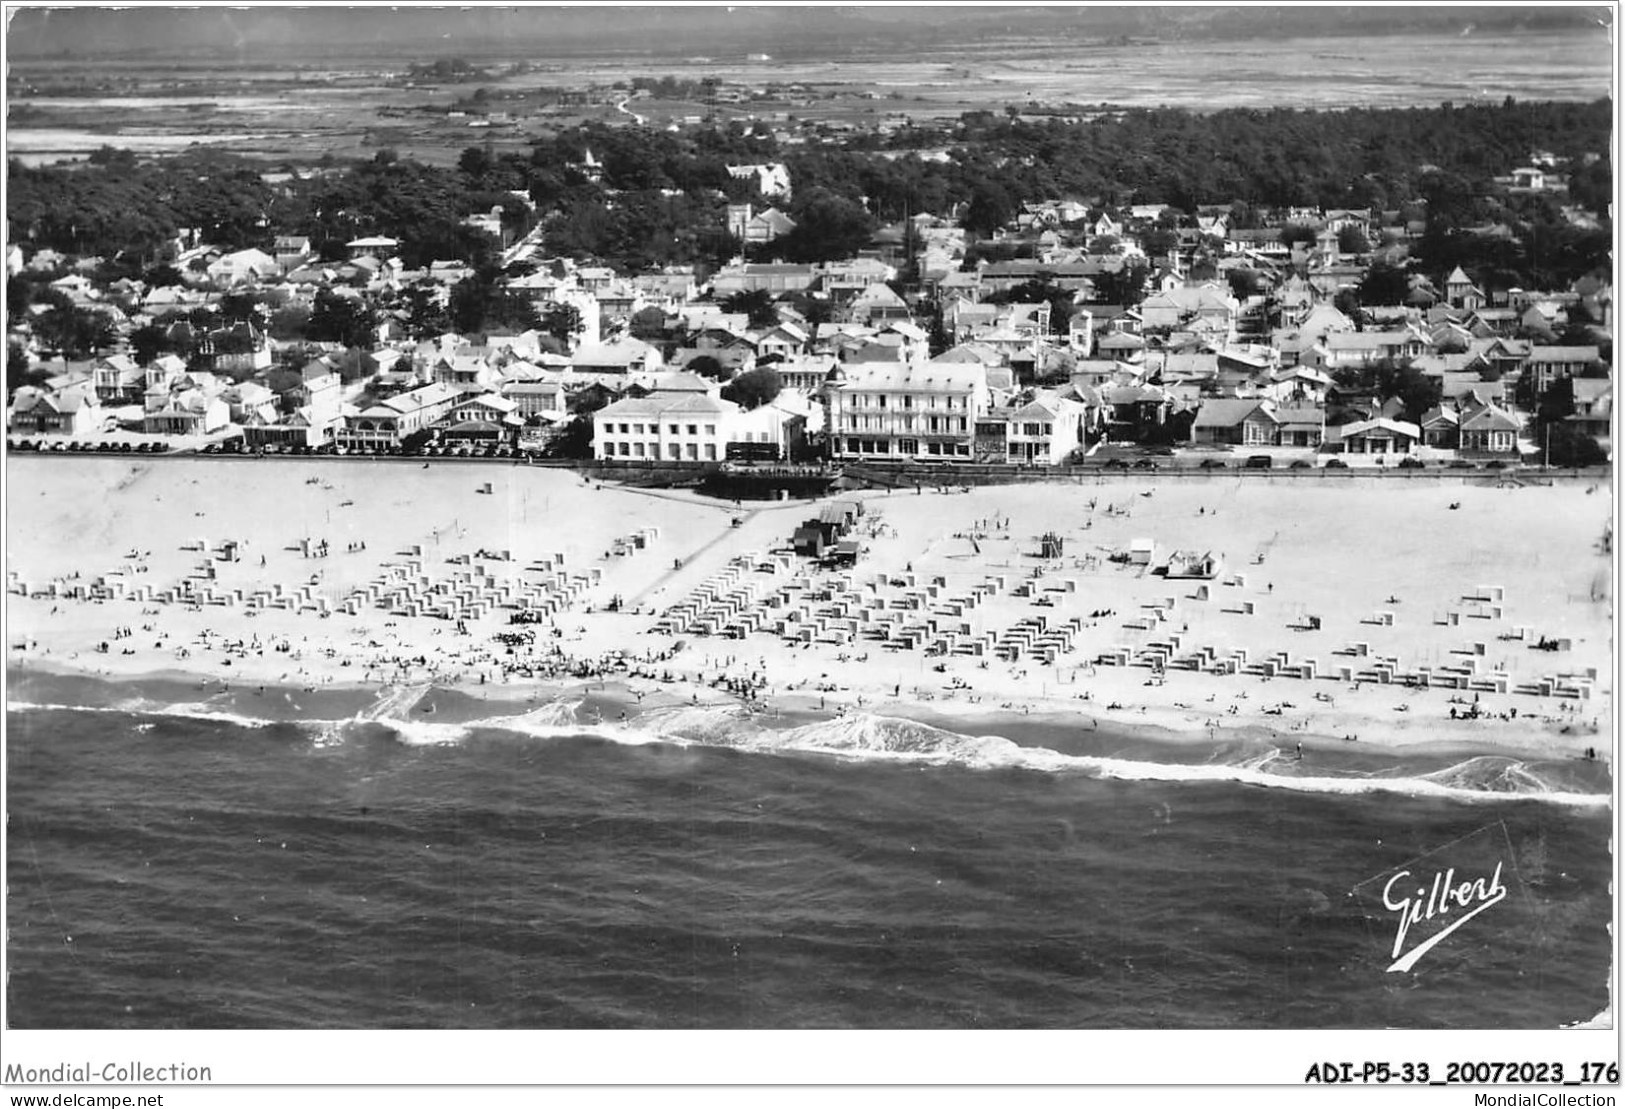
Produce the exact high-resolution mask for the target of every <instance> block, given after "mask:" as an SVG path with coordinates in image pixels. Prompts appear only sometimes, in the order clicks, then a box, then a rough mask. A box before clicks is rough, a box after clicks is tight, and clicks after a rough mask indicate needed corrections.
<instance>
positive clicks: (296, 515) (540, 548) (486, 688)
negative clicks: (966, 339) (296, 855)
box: [6, 457, 1614, 758]
mask: <svg viewBox="0 0 1625 1109" xmlns="http://www.w3.org/2000/svg"><path fill="white" fill-rule="evenodd" d="M487 489H489V491H486V490H487ZM9 492H10V497H9V505H8V511H7V520H6V535H7V558H6V570H7V596H6V602H7V618H6V634H7V648H8V665H9V666H11V667H18V666H21V667H38V668H46V669H67V670H74V671H78V672H82V673H87V674H96V675H100V676H104V677H114V678H118V677H134V676H151V675H154V674H160V673H175V672H178V673H181V674H184V675H186V676H187V677H188V678H189V679H190V680H194V681H196V682H198V683H199V685H200V686H203V685H210V684H212V687H213V688H221V687H227V686H229V687H232V688H238V689H241V688H244V687H247V686H251V685H252V686H262V685H263V686H279V687H298V688H303V689H316V688H320V687H335V688H336V687H360V688H370V689H374V690H378V691H385V690H388V689H390V688H396V687H399V688H405V689H411V688H414V687H421V686H423V685H425V684H433V685H435V686H436V687H441V688H447V687H455V688H458V689H460V690H462V691H463V692H465V693H467V694H468V695H470V696H474V697H479V698H486V699H503V700H515V701H523V700H535V699H537V698H538V697H539V696H551V695H553V694H555V693H557V692H558V691H559V690H561V689H564V688H567V687H568V686H569V685H571V684H578V683H583V682H600V681H605V680H613V681H615V682H616V683H618V684H619V685H621V686H622V687H624V689H625V690H626V694H627V696H628V697H629V698H630V699H631V701H632V702H634V703H636V704H640V705H653V704H657V703H658V704H668V705H669V704H683V703H688V704H693V703H708V704H715V703H720V702H730V703H734V702H743V703H745V704H747V705H749V706H750V707H751V708H752V709H754V710H757V711H760V712H763V713H766V714H773V713H791V714H798V713H809V712H811V713H839V712H852V711H864V712H885V713H889V714H893V715H905V716H906V715H910V714H911V713H913V714H929V716H930V717H931V718H933V719H943V718H956V717H957V718H967V719H969V718H974V717H980V716H984V715H992V714H998V713H1021V714H1032V715H1034V716H1042V717H1045V718H1050V719H1054V720H1055V721H1057V722H1058V723H1060V724H1063V725H1064V724H1065V723H1066V722H1068V721H1070V722H1071V723H1072V724H1073V725H1075V726H1076V727H1078V728H1080V729H1087V728H1094V727H1098V726H1099V725H1100V724H1101V723H1103V722H1109V723H1110V724H1112V725H1114V726H1116V725H1121V726H1130V727H1143V728H1148V729H1156V730H1158V731H1159V732H1160V733H1164V734H1166V735H1167V736H1169V737H1170V738H1178V737H1179V736H1199V737H1201V738H1203V739H1204V740H1208V739H1211V738H1213V737H1215V736H1222V735H1226V734H1230V733H1232V732H1237V733H1240V732H1247V733H1255V732H1260V731H1267V732H1268V733H1272V734H1274V735H1276V736H1278V737H1280V740H1281V742H1282V743H1283V744H1284V745H1285V746H1291V745H1294V744H1302V745H1303V747H1304V748H1309V749H1313V748H1314V747H1316V746H1319V745H1324V744H1344V743H1348V742H1351V741H1357V742H1359V743H1368V744H1372V745H1395V744H1405V745H1423V744H1430V745H1432V744H1436V745H1440V746H1441V747H1445V746H1448V747H1456V748H1461V749H1466V750H1483V751H1503V750H1504V751H1527V752H1532V753H1536V754H1540V755H1544V756H1553V755H1560V756H1561V755H1568V756H1576V755H1581V754H1583V753H1585V752H1586V750H1587V749H1588V748H1593V747H1594V748H1596V749H1597V753H1598V755H1599V757H1604V758H1607V757H1610V745H1609V742H1608V738H1607V737H1608V736H1609V735H1611V728H1612V719H1613V697H1614V689H1613V681H1614V679H1613V663H1612V654H1613V644H1612V639H1611V635H1612V597H1613V581H1612V557H1611V555H1608V554H1605V553H1604V552H1603V548H1602V547H1601V545H1600V542H1599V541H1600V540H1601V539H1602V536H1603V534H1604V531H1605V529H1607V528H1608V527H1609V526H1610V525H1611V511H1612V499H1611V491H1610V490H1609V489H1608V488H1607V487H1606V486H1594V485H1588V484H1585V483H1576V482H1572V481H1566V480H1558V481H1556V482H1555V483H1553V484H1551V485H1542V484H1534V483H1529V484H1517V483H1513V482H1509V481H1505V480H1497V479H1496V478H1495V477H1493V476H1492V477H1489V478H1485V477H1483V476H1477V477H1475V478H1473V479H1471V480H1467V481H1463V480H1461V479H1459V478H1452V477H1446V476H1443V475H1441V476H1439V477H1437V478H1431V477H1430V478H1424V479H1420V480H1392V479H1389V480H1384V479H1377V478H1374V479H1371V480H1345V481H1340V482H1337V483H1335V484H1334V483H1330V482H1321V481H1315V480H1307V481H1306V480H1293V479H1290V478H1287V477H1285V476H1283V477H1280V478H1270V477H1263V476H1259V475H1246V476H1244V477H1240V476H1236V475H1230V476H1219V477H1206V476H1204V477H1181V478H1165V479H1162V480H1158V478H1157V477H1156V476H1154V475H1147V476H1145V477H1140V476H1138V475H1135V476H1110V477H1101V478H1098V479H1093V480H1088V481H1084V482H1081V483H1072V482H1068V483H1053V484H1041V485H1022V486H998V487H982V488H976V489H971V490H968V491H966V490H961V489H958V488H954V489H948V490H933V489H930V488H925V489H922V490H920V491H919V492H918V493H916V492H914V491H912V490H910V491H895V492H864V493H858V494H855V495H854V496H853V499H855V500H857V501H859V502H860V503H861V504H862V506H863V509H864V512H863V515H862V516H861V517H860V519H859V521H858V526H857V534H858V535H859V536H860V537H861V539H862V545H863V554H862V556H861V558H860V559H859V561H858V563H857V564H856V566H854V567H850V568H847V569H842V570H824V569H820V568H818V567H816V566H815V565H813V564H812V563H810V562H808V561H807V560H804V559H798V558H796V557H795V556H794V555H793V554H791V553H790V552H789V550H788V546H789V540H790V536H791V534H792V532H793V531H794V529H795V528H796V527H797V526H798V525H799V524H801V522H802V521H803V520H804V519H806V518H807V517H809V516H813V515H816V514H817V511H818V507H817V505H813V506H809V504H808V503H806V502H791V503H785V502H763V503H750V502H747V503H745V504H743V505H739V506H736V505H734V504H729V503H719V502H717V501H714V500H707V499H704V498H701V497H698V496H697V495H693V494H689V493H686V492H644V491H636V490H629V489H624V488H620V487H615V486H609V485H600V484H598V483H595V482H591V481H587V480H584V479H583V478H582V477H581V476H580V475H578V474H575V473H572V472H569V471H561V470H553V469H543V468H531V467H521V466H462V465H454V464H441V465H436V466H428V467H424V466H421V465H419V464H416V463H389V462H372V463H367V462H350V461H344V462H332V461H326V462H324V461H308V462H296V461H253V460H205V459H164V460H143V461H134V460H130V459H122V458H91V457H85V458H73V459H42V458H29V457H15V458H13V459H12V460H11V463H10V476H9ZM820 503H827V502H820ZM1046 533H1048V534H1050V535H1052V536H1053V537H1054V538H1055V539H1058V540H1059V544H1058V547H1059V550H1058V551H1056V550H1055V549H1053V547H1052V550H1051V551H1050V552H1049V553H1050V555H1051V557H1042V555H1043V550H1042V547H1043V543H1042V537H1043V536H1044V535H1045V534H1046ZM1143 540H1148V541H1150V543H1151V544H1153V545H1154V546H1153V547H1152V548H1151V549H1150V552H1149V560H1148V561H1146V562H1138V561H1134V560H1133V556H1132V555H1131V553H1130V552H1131V551H1132V550H1133V549H1134V548H1135V547H1136V545H1137V541H1143ZM1176 551H1179V552H1189V553H1191V554H1193V555H1198V556H1200V555H1211V556H1213V557H1214V559H1215V560H1216V561H1215V563H1214V564H1213V566H1212V567H1211V571H1212V573H1211V576H1209V577H1189V578H1173V577H1168V576H1164V575H1163V574H1162V573H1159V572H1158V571H1159V570H1160V569H1161V568H1162V567H1163V566H1164V565H1166V564H1167V562H1168V558H1169V556H1170V554H1172V553H1173V552H1176ZM516 617H518V618H519V619H520V620H522V621H524V622H518V623H516V622H514V620H515V618H516ZM730 627H732V628H733V629H734V631H735V632H736V633H737V634H738V635H739V637H738V638H735V637H732V636H730V635H729V634H728V629H729V628H730ZM706 631H708V632H709V633H710V634H702V632H706ZM499 637H500V638H499ZM1541 644H1544V645H1545V648H1550V649H1544V648H1542V647H1541V646H1540V645H1541ZM1423 681H1425V682H1426V685H1425V686H1424V685H1423V684H1422V683H1423Z"/></svg>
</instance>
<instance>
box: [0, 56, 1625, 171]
mask: <svg viewBox="0 0 1625 1109" xmlns="http://www.w3.org/2000/svg"><path fill="white" fill-rule="evenodd" d="M428 49H432V47H430V48H428ZM430 57H432V55H426V56H424V57H419V58H403V57H364V56H357V57H354V58H331V59H324V60H323V61H322V63H321V65H320V66H310V65H302V64H298V63H289V64H286V65H280V64H277V63H276V62H275V61H273V60H258V59H256V60H253V61H249V62H246V63H244V64H242V65H240V66H230V65H223V64H220V63H208V64H199V63H197V62H195V61H189V60H188V59H185V58H174V59H170V58H161V57H156V56H147V57H143V58H139V59H135V58H123V59H120V58H114V59H96V60H95V61H94V62H88V61H84V62H80V61H75V60H74V59H72V58H66V59H64V58H54V59H50V60H49V61H41V60H37V59H24V60H20V61H16V62H13V63H12V65H11V69H10V72H9V74H8V79H7V81H8V90H9V92H10V97H11V106H10V115H9V118H8V124H9V127H8V135H7V153H8V155H15V156H19V157H22V158H23V159H25V160H27V161H31V162H43V161H53V160H56V159H57V158H68V157H83V156H84V155H85V154H86V153H88V152H89V151H90V150H93V149H95V148H96V147H97V146H100V145H101V144H102V143H104V142H105V143H111V144H113V145H116V146H127V147H130V148H132V149H135V150H138V151H146V152H157V151H164V150H173V149H177V148H180V147H185V146H186V145H188V144H190V143H193V142H197V143H204V144H208V145H214V146H221V147H224V148H227V149H231V150H235V151H238V152H241V153H243V154H248V155H252V156H256V157H263V158H266V159H268V160H271V161H275V162H281V161H285V160H286V161H293V162H301V161H306V160H310V159H313V158H316V157H320V156H321V155H323V154H330V155H332V156H334V157H341V158H342V157H354V156H366V155H368V154H370V153H371V152H373V151H375V150H376V149H378V148H379V147H381V146H392V147H394V148H396V149H397V150H398V151H399V152H400V153H401V154H402V155H405V156H411V157H415V158H418V159H420V160H423V161H428V162H436V163H446V162H450V161H453V160H455V158H456V156H457V154H458V153H459V152H460V151H461V150H462V149H464V148H466V147H467V146H470V145H475V144H483V143H485V142H486V141H487V137H488V136H489V139H490V142H491V144H492V146H493V147H494V148H496V149H497V150H499V151H500V150H507V149H526V148H528V136H529V135H530V134H531V133H533V132H534V131H540V130H550V129H555V128H558V127H561V126H568V125H570V124H572V123H577V122H581V121H582V120H588V119H597V120H602V121H605V122H619V123H631V122H633V119H634V114H635V115H636V116H639V117H642V118H643V119H644V120H645V121H646V122H648V123H651V124H653V125H656V126H665V125H666V124H668V123H670V122H671V121H673V120H678V121H681V120H682V119H683V118H685V117H691V116H695V115H704V114H706V113H707V112H709V111H714V112H715V113H716V115H717V116H718V117H719V118H721V119H723V120H728V119H735V118H739V119H750V118H760V119H769V120H772V121H779V120H782V119H784V118H785V117H794V118H796V119H811V120H842V121H846V122H857V123H863V122H873V121H876V120H878V119H880V118H881V117H882V116H884V115H886V114H887V113H902V114H906V115H907V116H909V117H911V118H915V119H927V118H938V117H955V116H958V115H959V114H960V113H962V112H965V111H970V110H974V109H990V110H1001V109H1002V108H1004V107H1005V106H1006V105H1017V106H1029V105H1037V106H1046V107H1064V106H1068V105H1097V104H1101V103H1107V102H1109V103H1113V104H1120V105H1131V106H1154V105H1171V106H1179V107H1187V108H1191V109H1193V110H1212V109H1215V108H1222V107H1260V108H1261V107H1273V106H1287V107H1299V108H1336V107H1346V106H1351V105H1362V106H1373V107H1403V106H1413V105H1437V104H1439V103H1441V102H1443V101H1446V100H1451V101H1455V102H1457V103H1465V102H1469V101H1475V100H1478V101H1483V100H1490V101H1496V102H1499V101H1500V100H1502V99H1503V98H1505V97H1507V96H1513V97H1516V98H1518V99H1522V100H1579V101H1585V100H1593V99H1597V98H1600V97H1605V96H1607V95H1608V94H1609V90H1610V81H1611V49H1610V47H1609V44H1608V42H1607V40H1606V37H1604V36H1601V35H1590V34H1577V33H1574V32H1563V33H1545V34H1534V35H1515V34H1500V35H1486V34H1470V35H1464V36H1449V37H1441V36H1432V37H1411V38H1400V37H1397V36H1386V37H1371V38H1347V37H1344V38H1328V39H1300V40H1292V41H1287V42H1282V43H1276V44H1271V45H1269V46H1267V47H1265V46H1260V45H1256V44H1252V43H1246V42H1224V43H1217V44H1205V43H1200V42H1146V43H1140V44H1136V45H1130V46H1106V45H1103V44H1094V45H1089V44H1077V43H1068V44H1064V45H1056V44H1051V43H1045V42H1040V41H1036V40H1021V39H1009V40H1004V41H1000V42H996V43H992V44H986V45H982V46H977V47H972V48H965V49H958V50H951V51H950V50H941V49H934V50H930V51H925V52H920V53H916V54H908V55H903V56H884V57H862V56H854V55H852V54H847V55H843V56H841V57H840V58H838V59H837V58H833V57H832V58H828V59H817V58H811V59H809V58H797V59H793V60H784V59H767V60H746V59H743V58H740V59H737V60H733V61H729V60H712V59H693V58H689V59H678V58H672V59H659V58H654V57H639V58H627V57H602V58H590V57H580V58H569V59H557V60H552V61H548V60H542V61H540V62H539V63H537V64H536V65H535V67H534V68H532V69H531V70H530V71H529V72H527V73H525V74H523V75H520V76H515V77H510V78H506V79H489V80H483V81H477V82H469V83H466V84H448V85H441V86H432V87H408V86H407V85H406V84H405V82H404V80H403V77H402V75H403V74H404V73H405V72H406V70H407V69H408V67H409V65H410V64H411V63H412V62H414V61H417V62H422V61H426V60H429V58H430ZM468 60H469V61H470V62H471V63H472V64H474V65H476V66H485V65H488V66H490V67H491V68H493V69H496V68H498V67H499V66H502V65H505V64H508V60H507V59H498V58H491V59H481V58H480V57H478V56H470V57H469V58H468ZM668 74H669V75H672V76H674V77H678V78H682V79H686V80H690V81H698V80H700V79H701V78H703V77H712V76H714V77H718V78H721V79H722V80H723V82H724V83H725V86H726V87H727V88H728V89H729V91H730V93H742V94H744V95H746V96H748V95H749V92H750V90H752V89H765V88H766V87H767V86H768V85H769V84H773V83H777V84H779V85H781V86H782V85H785V84H792V83H793V84H799V85H801V86H803V87H804V89H805V93H804V94H803V95H798V96H795V97H784V98H775V99H774V100H772V101H766V102H756V103H751V102H748V101H747V102H743V103H719V104H717V105H715V106H711V105H705V104H697V103H693V102H689V101H650V100H634V101H632V102H631V103H630V104H628V105H627V110H626V111H621V110H619V109H618V108H617V106H616V104H615V103H614V101H613V99H611V98H610V96H609V91H610V90H609V86H611V85H613V84H614V83H615V82H617V81H628V80H630V79H631V78H634V77H651V78H653V77H661V76H665V75H668ZM481 86H484V87H485V88H487V89H488V96H489V106H490V107H491V108H493V109H495V110H499V111H506V112H508V113H509V115H510V116H511V120H510V121H509V122H505V123H502V124H499V125H496V126H492V127H489V128H487V127H480V126H470V124H471V123H475V122H477V121H476V119H474V118H472V117H465V118H461V119H458V118H447V117H446V115H445V114H444V110H445V109H446V108H447V107H449V106H450V105H452V104H453V103H455V102H457V101H459V100H464V99H466V98H469V97H471V96H472V95H473V93H474V91H475V90H476V89H477V88H479V87H481ZM591 88H597V89H599V90H600V91H601V95H600V96H598V97H595V99H597V100H600V101H603V102H598V103H594V104H591V105H587V106H569V107H560V106H550V105H548V104H547V103H545V102H546V101H547V100H548V97H547V96H546V95H544V94H542V93H541V92H540V90H544V89H576V90H587V89H591ZM509 97H512V99H507V98H509ZM424 109H432V110H438V113H439V114H436V113H435V112H434V111H425V110H424Z"/></svg>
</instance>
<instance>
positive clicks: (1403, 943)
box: [1353, 822, 1517, 973]
mask: <svg viewBox="0 0 1625 1109" xmlns="http://www.w3.org/2000/svg"><path fill="white" fill-rule="evenodd" d="M1497 830H1499V833H1500V834H1499V836H1497V835H1496V832H1497ZM1508 859H1512V860H1514V861H1513V863H1512V872H1508V871H1507V869H1506V867H1507V860H1508ZM1515 860H1516V854H1515V853H1514V852H1513V850H1512V844H1511V838H1510V837H1509V836H1508V835H1507V830H1506V827H1505V826H1504V825H1503V824H1501V823H1500V822H1497V823H1495V824H1491V825H1489V826H1487V827H1485V828H1480V829H1479V830H1478V831H1476V832H1472V833H1469V834H1468V835H1465V836H1462V837H1461V838H1460V839H1456V840H1452V841H1451V842H1450V843H1447V844H1445V845H1444V846H1442V847H1437V848H1434V849H1432V850H1430V851H1428V852H1426V853H1424V854H1422V855H1419V856H1417V857H1416V858H1414V859H1411V860H1409V861H1408V862H1405V863H1401V864H1400V865H1398V866H1396V867H1392V868H1390V869H1387V870H1384V871H1382V872H1381V873H1380V874H1377V875H1375V876H1374V877H1371V878H1368V879H1366V880H1365V881H1363V882H1361V883H1360V884H1359V885H1357V886H1355V887H1354V890H1353V894H1354V896H1356V897H1359V898H1360V899H1361V900H1362V901H1363V902H1365V903H1366V906H1367V918H1368V919H1374V920H1376V921H1379V922H1382V923H1379V924H1378V925H1377V927H1378V929H1379V934H1383V935H1385V938H1386V937H1387V936H1391V937H1392V941H1393V943H1392V948H1391V950H1390V951H1389V956H1388V957H1389V959H1390V960H1391V962H1390V963H1389V964H1388V968H1387V969H1388V971H1389V972H1390V973H1404V972H1406V971H1409V970H1411V969H1413V968H1414V967H1415V966H1416V964H1417V962H1418V961H1419V960H1420V959H1421V958H1422V957H1423V956H1424V955H1426V954H1428V953H1429V952H1430V951H1433V950H1434V949H1435V948H1437V947H1438V946H1439V945H1440V944H1442V943H1444V942H1445V941H1446V940H1448V939H1449V938H1450V937H1451V936H1453V935H1456V933H1458V932H1459V931H1460V930H1461V929H1463V928H1470V926H1471V925H1472V923H1473V921H1474V920H1476V919H1477V918H1478V917H1480V916H1481V915H1482V914H1484V913H1486V912H1489V911H1490V910H1491V909H1493V908H1495V906H1497V905H1499V904H1500V903H1501V902H1503V901H1505V900H1506V899H1507V896H1508V895H1509V893H1510V891H1509V889H1508V885H1507V880H1506V878H1507V877H1510V874H1511V873H1515V871H1516V869H1517V863H1516V861H1515ZM1378 906H1380V911H1377V907H1378ZM1384 924H1385V925H1386V927H1384ZM1389 929H1392V930H1391V931H1389Z"/></svg>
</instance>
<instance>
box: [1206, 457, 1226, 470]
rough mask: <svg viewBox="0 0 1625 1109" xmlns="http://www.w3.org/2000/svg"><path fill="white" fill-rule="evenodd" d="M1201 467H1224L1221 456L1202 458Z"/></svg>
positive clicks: (1208, 468) (1219, 468)
mask: <svg viewBox="0 0 1625 1109" xmlns="http://www.w3.org/2000/svg"><path fill="white" fill-rule="evenodd" d="M1201 468H1202V469H1204V470H1222V469H1224V468H1225V461H1224V459H1222V458H1204V459H1202V466H1201Z"/></svg>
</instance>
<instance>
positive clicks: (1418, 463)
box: [1399, 458, 1427, 470]
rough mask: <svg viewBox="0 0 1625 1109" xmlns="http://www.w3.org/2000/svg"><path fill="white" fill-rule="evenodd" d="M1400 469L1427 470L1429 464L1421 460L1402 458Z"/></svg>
mask: <svg viewBox="0 0 1625 1109" xmlns="http://www.w3.org/2000/svg"><path fill="white" fill-rule="evenodd" d="M1399 468H1400V469H1401V470H1422V469H1426V468H1427V463H1425V462H1423V461H1422V460H1421V459H1420V458H1402V459H1400V461H1399Z"/></svg>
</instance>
